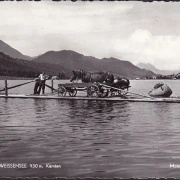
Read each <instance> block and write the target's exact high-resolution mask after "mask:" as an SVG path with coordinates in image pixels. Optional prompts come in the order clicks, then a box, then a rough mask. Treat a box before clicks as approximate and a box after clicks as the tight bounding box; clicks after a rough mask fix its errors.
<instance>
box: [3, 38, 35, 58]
mask: <svg viewBox="0 0 180 180" xmlns="http://www.w3.org/2000/svg"><path fill="white" fill-rule="evenodd" d="M0 52H3V53H4V54H7V55H9V56H11V57H13V58H18V59H25V60H32V59H33V58H32V57H29V56H26V55H23V54H22V53H20V52H19V51H17V50H16V49H14V48H12V47H11V46H9V45H8V44H6V43H5V42H3V41H2V40H0Z"/></svg>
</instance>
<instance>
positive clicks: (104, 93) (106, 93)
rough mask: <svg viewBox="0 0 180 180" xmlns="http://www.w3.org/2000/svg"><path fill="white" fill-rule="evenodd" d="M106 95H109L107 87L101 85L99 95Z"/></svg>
mask: <svg viewBox="0 0 180 180" xmlns="http://www.w3.org/2000/svg"><path fill="white" fill-rule="evenodd" d="M108 95H109V89H107V88H105V87H103V86H101V87H100V94H99V96H100V97H102V98H103V97H107V96H108Z"/></svg>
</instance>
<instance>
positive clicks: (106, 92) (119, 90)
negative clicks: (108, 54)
mask: <svg viewBox="0 0 180 180" xmlns="http://www.w3.org/2000/svg"><path fill="white" fill-rule="evenodd" d="M129 87H130V86H124V87H113V86H110V85H107V84H104V83H66V84H58V95H59V96H66V95H67V93H68V94H69V96H71V97H75V96H76V95H77V92H78V91H86V92H87V96H88V97H101V98H102V97H108V96H111V97H112V96H120V97H123V98H125V97H126V94H127V92H128V89H129Z"/></svg>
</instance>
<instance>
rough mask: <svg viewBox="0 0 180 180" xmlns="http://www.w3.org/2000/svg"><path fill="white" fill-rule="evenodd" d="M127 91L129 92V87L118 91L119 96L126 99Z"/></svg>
mask: <svg viewBox="0 0 180 180" xmlns="http://www.w3.org/2000/svg"><path fill="white" fill-rule="evenodd" d="M127 93H128V89H126V90H125V89H124V90H120V91H118V96H120V97H122V98H125V99H126V98H127V96H126V94H127Z"/></svg>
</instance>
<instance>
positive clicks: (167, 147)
mask: <svg viewBox="0 0 180 180" xmlns="http://www.w3.org/2000/svg"><path fill="white" fill-rule="evenodd" d="M22 82H23V81H8V83H9V86H11V85H15V84H18V83H22ZM157 82H159V81H131V85H132V88H131V89H130V91H132V92H136V93H141V94H144V95H147V93H148V91H149V90H151V88H152V87H153V86H154V85H155V84H156V83H157ZM164 82H166V83H167V84H168V85H169V86H170V88H171V89H172V90H173V96H180V81H178V80H172V81H164ZM48 83H49V84H50V82H48ZM55 83H56V84H55V87H56V86H57V84H58V81H56V82H55ZM3 85H4V82H3V81H0V87H3ZM33 86H34V84H28V85H25V86H22V87H19V88H17V89H15V90H11V91H10V92H11V93H21V94H31V93H32V92H33ZM46 92H47V93H48V92H49V91H48V89H46ZM0 105H1V106H0V163H27V165H28V166H29V164H30V163H34V164H39V165H42V166H43V167H44V168H37V169H36V168H35V169H32V168H29V167H28V168H27V169H20V168H16V169H3V168H0V174H1V176H12V177H17V176H18V177H19V176H21V177H22V176H30V177H31V176H39V177H45V176H46V177H106V178H110V177H122V178H128V177H180V169H173V168H170V164H173V163H174V164H179V165H180V110H179V109H180V104H176V103H172V104H171V103H143V102H140V103H138V102H99V101H82V100H81V101H80V100H79V101H78V100H74V101H69V100H35V99H0ZM46 163H51V164H59V165H61V168H58V169H49V168H46V167H45V165H46Z"/></svg>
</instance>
